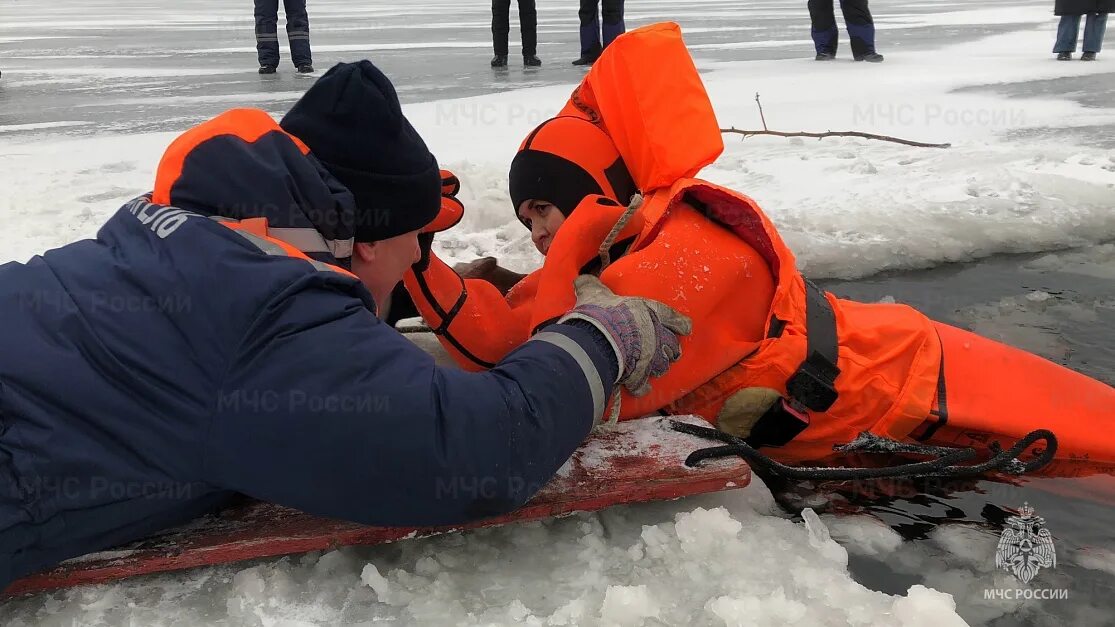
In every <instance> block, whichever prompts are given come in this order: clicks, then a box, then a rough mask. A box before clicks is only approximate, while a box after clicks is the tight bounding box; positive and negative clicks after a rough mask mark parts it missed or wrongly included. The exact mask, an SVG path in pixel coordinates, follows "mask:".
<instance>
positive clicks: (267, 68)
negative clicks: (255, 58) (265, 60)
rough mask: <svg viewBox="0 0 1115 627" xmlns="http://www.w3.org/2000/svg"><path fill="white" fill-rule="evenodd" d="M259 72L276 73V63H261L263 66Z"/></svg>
mask: <svg viewBox="0 0 1115 627" xmlns="http://www.w3.org/2000/svg"><path fill="white" fill-rule="evenodd" d="M259 73H260V74H274V73H275V66H274V65H261V66H259Z"/></svg>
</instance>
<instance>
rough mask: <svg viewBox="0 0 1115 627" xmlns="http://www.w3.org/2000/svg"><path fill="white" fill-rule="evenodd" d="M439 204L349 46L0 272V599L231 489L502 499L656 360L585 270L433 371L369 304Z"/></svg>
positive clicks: (538, 482)
mask: <svg viewBox="0 0 1115 627" xmlns="http://www.w3.org/2000/svg"><path fill="white" fill-rule="evenodd" d="M442 200H443V199H442V197H441V179H440V176H439V169H438V167H437V163H436V161H435V159H434V157H433V155H431V154H430V153H429V151H428V150H427V148H426V146H425V144H424V143H423V141H422V139H421V138H420V137H419V136H418V134H417V133H416V132H415V131H414V129H413V128H412V127H411V126H410V124H409V123H408V122H407V120H406V118H405V117H403V114H402V112H401V110H400V108H399V102H398V98H397V96H396V95H395V91H394V89H393V88H392V86H391V84H390V82H389V81H388V80H387V79H386V77H384V76H383V75H382V74H381V73H380V72H379V71H378V70H377V69H376V68H375V67H374V66H372V64H371V63H368V62H367V61H363V62H361V63H358V64H343V65H338V66H336V67H334V68H333V69H332V70H330V71H329V72H328V73H327V74H326V75H325V76H324V77H322V79H320V80H319V81H318V82H317V83H315V85H314V86H313V87H312V88H311V89H310V90H309V92H307V94H306V95H305V96H304V97H303V98H302V100H300V101H299V102H298V103H297V104H296V105H295V106H294V108H293V109H292V110H291V111H290V112H289V113H288V114H287V116H286V117H285V118H284V119H283V121H282V126H281V127H280V126H279V125H278V124H276V123H275V122H274V120H272V119H271V117H270V116H269V115H268V114H267V113H265V112H263V111H258V110H253V109H237V110H232V111H229V112H226V113H224V114H222V115H220V116H218V117H216V118H214V119H212V120H210V121H208V122H206V123H204V124H201V125H200V126H198V127H196V128H194V129H192V130H190V131H188V132H187V133H185V134H184V135H182V136H181V137H179V138H178V139H176V140H175V141H174V142H173V143H172V144H171V146H170V147H169V148H168V149H167V151H166V154H165V155H164V157H163V159H162V161H161V163H160V165H159V170H158V174H157V176H156V181H155V186H154V189H153V191H152V192H151V193H150V194H149V195H147V196H143V197H140V198H137V199H135V200H133V201H131V202H129V203H127V204H126V205H124V206H123V207H122V208H121V209H120V210H119V211H118V212H117V213H116V214H115V215H114V216H113V217H111V218H110V219H109V220H108V222H107V223H106V224H105V225H104V226H103V227H102V228H101V230H100V231H99V232H98V233H97V237H96V239H94V240H83V241H79V242H75V243H73V244H70V245H67V246H64V247H62V248H59V249H56V250H52V251H49V252H47V253H45V254H43V255H42V256H38V257H35V258H33V259H31V260H30V261H28V262H27V263H26V264H21V263H8V264H5V265H2V266H0V320H3V325H0V589H3V588H4V587H5V586H7V584H8V583H9V582H11V581H12V580H13V579H15V578H18V577H21V576H23V575H26V574H29V573H32V572H35V571H39V570H43V569H46V568H49V567H51V566H53V565H54V564H56V563H58V562H59V561H62V560H65V559H67V558H71V557H74V556H78V555H81V554H84V553H88V552H91V551H97V550H102V549H105V548H108V547H111V546H113V545H117V544H120V543H123V542H127V541H131V540H134V539H137V538H140V537H142V536H145V535H148V534H150V533H152V532H155V531H157V530H160V529H163V528H166V527H169V526H173V525H177V524H180V523H183V522H186V521H188V520H189V519H191V518H193V517H196V516H198V515H201V514H205V513H207V512H211V511H213V510H215V509H217V508H219V507H221V506H222V505H223V504H224V503H226V502H227V501H228V500H229V498H230V497H231V496H232V495H234V494H236V493H243V494H246V495H249V496H252V497H255V498H259V499H263V500H267V501H272V502H276V503H279V504H282V505H287V506H290V507H295V508H299V509H302V510H304V511H307V512H310V513H313V514H317V515H321V516H328V517H334V518H341V519H347V520H352V521H357V522H362V523H369V524H378V525H432V524H456V523H461V522H465V521H468V520H472V519H476V518H482V517H487V516H491V515H497V514H502V513H505V512H508V511H510V510H513V509H515V508H517V507H518V506H520V505H521V504H522V503H524V502H525V501H526V500H527V499H528V498H530V497H531V496H532V495H533V494H534V492H535V491H537V490H538V489H539V488H540V487H541V486H542V485H543V484H544V483H545V482H546V481H548V480H549V479H550V478H551V476H552V475H553V474H554V473H555V472H556V471H557V469H558V468H559V467H560V466H561V464H562V463H564V462H565V460H566V459H567V458H568V457H569V455H570V454H571V453H572V452H573V450H574V449H575V448H576V447H577V446H578V445H579V444H580V443H581V441H582V440H583V438H584V437H585V436H586V435H587V434H588V432H589V431H590V429H591V428H592V426H593V425H594V423H595V421H598V420H599V418H600V416H601V415H602V414H603V411H604V407H605V404H606V402H607V399H608V398H609V396H610V394H611V393H612V390H613V387H614V385H626V386H629V387H630V386H632V385H640V382H641V381H645V380H646V379H647V378H648V377H652V376H657V375H659V374H661V373H662V372H664V371H665V370H666V369H667V368H668V367H669V364H670V363H671V362H672V361H673V360H675V359H676V358H677V354H678V344H677V338H676V337H675V332H677V333H686V332H688V320H686V319H684V318H682V317H679V316H678V315H677V314H676V313H675V312H673V310H670V309H669V308H667V307H665V306H664V305H661V304H660V303H654V302H651V301H646V300H642V299H636V298H624V297H618V296H615V295H612V294H611V293H610V292H606V291H600V287H602V286H600V285H598V284H593V283H592V281H591V280H589V281H588V282H586V283H585V284H584V285H582V286H581V287H582V289H581V292H580V294H581V298H580V299H579V301H578V305H577V307H576V308H575V309H574V310H573V311H572V312H571V313H570V314H568V315H567V316H565V317H563V318H562V319H561V320H559V323H558V324H553V325H550V326H548V327H545V328H543V329H541V330H540V332H539V333H538V334H537V335H535V336H534V338H533V339H532V341H529V342H527V343H526V344H525V345H524V346H522V347H521V348H519V349H517V350H516V351H514V352H513V353H511V354H510V355H509V356H508V357H507V358H506V359H505V360H504V361H503V362H501V363H500V364H499V365H498V366H497V367H496V368H494V369H492V370H491V371H489V372H485V373H477V374H470V373H466V372H463V371H460V370H456V369H449V368H440V367H436V366H435V365H434V363H433V359H432V358H431V357H430V356H429V355H427V354H426V353H424V352H422V351H421V350H420V349H418V348H417V347H415V346H414V345H413V344H411V343H410V342H409V341H408V340H406V339H405V338H403V337H402V336H401V335H399V334H398V333H397V332H396V331H395V330H394V329H392V328H391V327H389V326H388V325H387V324H385V323H382V322H380V320H379V319H378V318H377V316H376V302H382V300H383V299H385V298H386V297H387V294H388V293H390V291H391V289H392V288H393V287H394V286H395V284H397V283H398V282H399V280H400V279H401V277H402V274H403V272H404V271H405V270H406V269H407V268H408V267H410V265H411V264H413V263H414V262H415V261H420V260H421V257H422V252H423V251H422V247H420V246H419V243H418V231H419V230H420V229H422V228H423V227H424V226H426V225H427V224H428V223H430V222H431V220H433V219H434V218H435V216H437V215H438V212H439V210H440V207H441V205H442ZM424 241H425V243H426V244H427V245H428V238H424Z"/></svg>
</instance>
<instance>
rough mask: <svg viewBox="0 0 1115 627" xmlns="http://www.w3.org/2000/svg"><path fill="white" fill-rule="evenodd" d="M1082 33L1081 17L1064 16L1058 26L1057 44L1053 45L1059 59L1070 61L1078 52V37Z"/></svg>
mask: <svg viewBox="0 0 1115 627" xmlns="http://www.w3.org/2000/svg"><path fill="white" fill-rule="evenodd" d="M1079 31H1080V16H1079V15H1062V16H1061V22H1060V23H1059V24H1057V42H1056V43H1054V44H1053V52H1056V53H1057V55H1058V58H1062V59H1070V58H1072V53H1073V52H1075V51H1076V35H1077V33H1078V32H1079Z"/></svg>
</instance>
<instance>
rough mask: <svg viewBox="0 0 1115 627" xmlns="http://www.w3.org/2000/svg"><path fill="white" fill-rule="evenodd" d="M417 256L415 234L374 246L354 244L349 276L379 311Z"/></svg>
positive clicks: (408, 234)
mask: <svg viewBox="0 0 1115 627" xmlns="http://www.w3.org/2000/svg"><path fill="white" fill-rule="evenodd" d="M420 255H421V251H420V250H419V248H418V231H411V232H409V233H403V234H402V235H397V236H395V237H392V238H390V239H385V240H380V241H378V242H372V243H365V242H358V243H357V244H356V246H355V248H354V250H353V253H352V273H353V274H355V275H356V276H357V277H358V278H359V279H360V280H361V281H363V283H364V285H365V286H367V288H368V291H369V292H371V293H372V298H375V300H376V304H377V305H379V306H381V307H382V306H384V305H385V304H386V303H387V297H388V296H390V294H391V290H393V289H395V286H396V285H398V284H399V281H402V280H403V275H404V274H406V271H407V269H409V268H410V267H411V266H412V265H414V263H415V262H416V261H418V258H419V256H420Z"/></svg>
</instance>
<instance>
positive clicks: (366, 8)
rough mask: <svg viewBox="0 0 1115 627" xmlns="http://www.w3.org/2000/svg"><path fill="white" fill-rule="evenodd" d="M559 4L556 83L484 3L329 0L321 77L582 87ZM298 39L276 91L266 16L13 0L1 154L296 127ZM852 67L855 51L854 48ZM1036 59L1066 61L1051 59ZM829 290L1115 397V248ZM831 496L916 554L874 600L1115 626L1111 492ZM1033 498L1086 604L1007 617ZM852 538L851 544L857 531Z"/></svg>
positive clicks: (951, 35) (637, 5)
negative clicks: (1017, 531)
mask: <svg viewBox="0 0 1115 627" xmlns="http://www.w3.org/2000/svg"><path fill="white" fill-rule="evenodd" d="M541 4H542V6H540V8H539V13H540V16H539V22H540V33H539V39H540V47H539V55H540V56H541V57H542V59H543V62H544V66H543V67H542V68H541V69H539V70H524V69H523V68H522V67H521V66H520V65H519V64H518V59H517V57H516V54H515V53H516V50H515V45H516V43H515V42H516V40H517V33H516V30H515V29H516V28H517V26H516V25H515V24H514V23H513V29H512V34H511V40H512V44H511V45H512V57H511V67H510V68H509V69H507V70H504V71H498V72H497V71H492V70H491V69H490V68H489V67H488V60H489V58H490V56H491V50H490V33H489V30H488V29H489V19H490V13H489V8H488V5H487V3H485V2H472V3H460V2H431V1H426V2H413V3H410V2H406V3H403V2H363V3H354V2H352V1H351V0H329V1H326V0H319V1H314V2H312V3H311V8H310V18H311V25H312V26H311V29H312V33H313V35H312V41H313V47H314V55H315V65H316V66H317V67H318V69H319V72H318V75H320V74H321V73H322V71H323V70H325V69H327V68H328V67H329V66H330V65H331V64H332V63H334V62H336V61H340V60H353V59H358V58H371V59H373V60H374V61H375V62H376V63H377V64H378V65H379V66H380V67H382V68H383V69H384V70H385V71H386V72H387V73H388V74H389V75H390V76H391V77H392V78H393V79H394V80H395V82H396V84H397V86H398V89H399V92H400V96H401V98H402V99H403V100H404V102H423V101H429V100H435V99H446V98H455V97H464V96H472V95H480V94H486V93H493V92H499V91H503V90H507V89H512V88H519V87H530V86H543V85H557V84H568V83H572V82H574V81H576V80H577V79H578V78H579V77H580V76H581V75H582V71H581V70H579V69H577V68H574V67H572V66H570V65H569V60H570V59H572V58H573V57H574V56H576V48H577V46H576V41H575V38H576V32H575V30H576V29H575V25H576V15H575V9H574V8H573V7H572V6H566V5H567V4H568V3H565V4H560V5H559V4H558V3H541ZM628 4H629V5H630V10H629V14H628V20H629V23H632V24H642V23H648V22H651V21H658V20H663V19H673V20H677V21H679V22H681V24H682V26H683V28H684V29H685V32H686V40H687V41H688V43H689V44H690V45H691V47H692V49H693V52H694V56H695V57H696V58H697V59H698V62H699V63H701V64H715V63H716V62H721V61H724V62H727V61H740V60H757V59H789V58H801V57H808V56H811V55H812V50H811V45H810V43H809V41H808V22H807V19H806V16H805V8H804V3H803V2H800V0H793V1H791V0H764V1H760V2H746V3H744V2H739V1H738V0H698V1H695V2H687V3H679V2H673V1H668V0H645V1H638V2H635V1H632V2H629V3H628ZM1019 4H1026V5H1027V6H1035V5H1043V6H1044V5H1045V4H1051V3H1048V2H1044V1H1043V2H1024V3H1020V2H1018V1H1017V0H987V1H986V2H982V3H980V6H981V7H988V8H997V7H1000V8H1001V7H1013V6H1015V5H1019ZM171 5H172V6H171ZM874 5H877V6H874ZM167 6H171V8H169V9H167V8H166V7H167ZM682 7H683V8H682ZM873 8H874V9H875V12H876V15H877V19H878V23H879V28H880V35H879V39H880V49H881V51H882V52H884V53H888V52H891V51H895V52H898V51H903V52H915V53H917V54H930V55H931V54H933V50H934V48H935V47H936V46H938V45H940V44H941V43H943V42H948V43H956V42H960V41H969V40H975V39H977V38H980V37H985V36H987V35H991V34H995V33H1003V32H1009V31H1012V30H1016V29H1022V28H1029V27H1032V25H1033V23H1032V22H1028V21H1026V20H1022V19H1019V21H1017V22H1015V21H1012V20H1010V19H1007V20H1002V19H999V20H996V21H993V22H981V21H980V20H978V19H974V20H967V21H965V20H948V19H945V20H941V19H937V18H938V16H939V14H942V13H945V12H949V11H958V10H961V9H966V8H969V5H968V3H965V2H946V1H940V2H924V1H920V0H919V1H890V2H881V1H880V2H877V3H873ZM514 12H515V10H514V9H512V18H513V20H514ZM1051 23H1052V22H1051ZM280 40H281V41H282V43H281V46H282V49H283V55H284V57H283V58H284V65H283V66H281V68H280V73H279V74H278V75H276V76H274V77H260V76H258V75H257V74H256V73H255V67H256V63H255V52H254V47H253V46H254V41H253V37H252V23H251V14H250V9H249V8H248V6H247V5H244V4H242V3H225V2H217V1H215V0H184V1H180V2H173V3H162V4H160V3H153V2H149V1H146V0H145V1H138V0H133V1H127V0H124V1H108V0H88V1H83V2H75V1H70V2H52V3H43V2H33V1H29V0H15V1H4V2H3V3H2V4H0V70H2V71H3V77H2V78H0V143H2V142H4V141H5V139H6V138H12V139H19V140H21V141H39V140H43V141H47V140H51V139H55V138H57V137H58V136H99V135H105V134H134V133H145V132H153V131H168V130H180V129H182V128H185V127H187V126H189V125H190V124H193V123H195V122H198V121H201V120H203V119H206V118H208V117H210V116H212V115H214V114H216V113H219V112H220V111H223V110H225V109H227V108H229V107H233V106H241V105H246V106H256V107H260V108H263V109H266V110H268V111H270V112H272V113H281V112H282V111H284V110H285V109H286V108H287V107H288V106H289V105H290V104H291V103H292V102H293V101H294V100H295V99H296V98H297V97H298V96H299V95H300V94H301V93H302V92H303V91H304V90H305V89H306V87H308V85H309V84H310V82H311V81H312V77H299V76H296V75H294V74H293V72H292V69H291V67H290V66H289V64H288V61H287V57H286V43H285V35H283V34H282V32H281V31H280ZM1049 43H1050V45H1051V43H1052V42H1051V40H1050V42H1049ZM842 52H843V53H844V54H847V47H846V45H845V47H844V48H843V49H842ZM1034 54H1035V55H1044V56H1045V57H1046V58H1048V59H1049V62H1050V63H1054V61H1052V55H1048V50H1044V49H1043V50H1035V51H1034ZM1103 61H1104V56H1103V55H1101V62H1103ZM1020 62H1021V61H1020ZM808 88H809V86H808V85H803V86H802V89H808ZM967 90H968V91H972V92H973V93H980V92H992V93H996V94H1000V95H1005V96H1009V97H1011V98H1019V99H1026V98H1065V99H1070V100H1073V101H1075V102H1079V103H1081V104H1083V105H1084V106H1086V107H1104V106H1109V105H1110V103H1111V101H1112V98H1111V97H1112V95H1113V94H1115V72H1109V73H1102V74H1094V75H1090V76H1089V77H1087V78H1082V77H1066V78H1058V79H1049V80H1040V81H1022V82H1016V83H1007V84H999V85H994V86H974V87H970V88H967ZM1009 136H1012V137H1014V138H1016V139H1018V140H1019V141H1024V140H1027V139H1033V138H1043V139H1054V140H1058V141H1064V142H1066V143H1070V144H1073V145H1088V146H1094V147H1097V148H1101V149H1106V150H1112V149H1115V131H1113V129H1112V128H1111V127H1110V126H1103V125H1090V124H1088V123H1087V122H1086V121H1085V122H1083V123H1082V122H1081V121H1080V120H1071V119H1066V120H1065V121H1064V125H1063V126H1051V127H1049V128H1041V129H1029V130H1026V131H1025V132H1017V133H1014V134H1013V135H1009ZM825 286H826V287H827V288H828V289H831V290H833V291H835V292H836V293H838V294H840V295H841V296H846V297H850V298H855V299H859V300H865V301H874V300H880V299H883V298H888V297H889V298H893V299H895V300H897V301H899V302H905V303H909V304H911V305H914V306H915V307H918V308H920V309H922V310H923V311H925V312H926V313H927V314H929V315H930V316H932V317H934V318H937V319H939V320H942V321H946V322H950V323H953V324H956V325H958V326H962V327H965V328H970V329H972V330H974V331H976V332H978V333H981V334H983V335H987V336H989V337H993V338H995V339H999V340H1002V341H1005V342H1008V343H1010V344H1013V345H1016V346H1019V347H1021V348H1024V349H1026V350H1030V351H1033V352H1035V353H1037V354H1040V355H1043V356H1045V357H1047V358H1049V359H1051V360H1053V361H1056V362H1058V363H1062V364H1065V365H1067V366H1069V367H1072V368H1075V369H1078V370H1080V371H1082V372H1084V373H1086V374H1089V375H1091V376H1093V377H1096V378H1098V379H1100V380H1103V381H1105V382H1107V383H1112V384H1115V342H1112V334H1111V331H1110V329H1111V328H1112V324H1113V323H1115V245H1102V246H1093V247H1090V248H1085V249H1078V250H1071V251H1057V252H1047V253H1041V254H1034V255H1020V256H998V257H992V258H988V259H984V260H982V261H979V262H977V263H972V264H958V265H947V266H940V267H937V268H933V269H930V270H925V271H920V272H906V273H897V274H887V275H877V276H874V277H870V278H867V279H862V280H857V281H851V282H837V281H829V282H825ZM1084 418H1085V419H1086V417H1084ZM774 487H775V488H776V490H777V489H778V488H779V486H774ZM799 488H800V486H799ZM826 488H832V489H834V490H835V496H832V497H825V498H816V497H814V498H809V497H806V498H801V497H800V495H798V496H797V497H796V498H787V500H786V503H787V505H788V506H789V507H791V508H797V509H800V507H801V506H802V505H812V506H814V507H816V508H817V509H818V510H825V509H826V508H827V509H830V510H832V511H848V510H853V511H864V510H866V511H870V512H871V513H873V514H874V515H875V516H877V517H878V518H880V519H881V520H883V521H885V522H886V523H887V524H888V525H890V526H891V527H893V528H894V529H896V530H898V531H899V532H900V533H901V534H902V535H903V536H904V537H905V538H906V539H907V543H906V546H905V547H903V548H902V549H899V550H898V551H896V552H894V553H890V554H887V556H886V558H885V559H884V558H880V557H877V556H872V555H866V554H855V555H853V560H852V563H851V570H852V572H853V574H854V575H855V576H856V578H857V579H858V580H859V581H860V582H861V583H863V584H864V585H865V586H868V587H870V588H872V589H876V590H880V591H884V592H888V593H893V594H903V593H905V591H906V590H907V588H908V587H909V586H910V585H911V584H912V583H919V582H921V583H925V584H926V585H930V586H932V587H934V588H937V589H939V590H942V591H945V592H949V593H951V594H953V595H954V596H955V598H956V600H957V603H958V605H959V607H960V613H961V615H963V616H965V618H966V619H967V620H968V621H969V622H970V623H972V624H994V625H1002V626H1006V625H1054V624H1056V625H1064V624H1069V625H1102V624H1112V623H1115V617H1112V612H1110V611H1108V610H1106V609H1104V608H1110V607H1111V602H1110V601H1109V600H1108V599H1110V598H1111V595H1112V592H1113V590H1115V532H1113V531H1112V529H1111V526H1110V521H1111V519H1112V505H1111V504H1110V503H1112V502H1115V500H1113V501H1109V502H1108V503H1104V504H1097V503H1096V502H1094V501H1092V500H1089V499H1087V498H1081V496H1080V495H1086V494H1093V495H1094V494H1098V493H1100V492H1102V491H1103V489H1102V486H1100V484H1099V482H1097V481H1095V480H1074V481H1049V480H1046V481H1041V482H1035V483H1031V484H1029V485H1024V486H1011V485H1005V484H998V483H988V482H980V483H974V484H959V483H953V484H948V485H941V484H924V483H923V484H917V485H914V484H909V485H906V484H903V485H900V486H895V485H890V486H887V485H882V486H872V487H870V489H868V486H857V487H855V488H854V489H853V488H849V487H847V486H838V487H835V488H833V487H832V486H826ZM784 491H785V492H787V493H791V492H794V491H795V490H792V489H790V488H786V489H785V490H784ZM821 492H822V493H825V490H821ZM1110 493H1111V491H1110V490H1108V491H1107V494H1108V495H1109V496H1110ZM1023 502H1029V503H1030V504H1031V505H1033V506H1034V507H1035V508H1036V510H1037V513H1038V514H1039V515H1041V516H1042V517H1044V518H1045V520H1046V524H1047V527H1048V528H1049V529H1050V531H1051V532H1052V533H1053V535H1054V539H1055V542H1056V545H1057V548H1058V566H1057V568H1056V569H1055V570H1053V571H1043V572H1042V573H1041V574H1039V576H1038V578H1037V580H1036V581H1037V582H1038V585H1040V586H1044V587H1052V588H1067V589H1068V590H1069V598H1068V599H1066V600H1048V601H1037V602H1030V603H1027V604H1023V607H1022V608H1021V609H1019V610H1018V611H1016V612H1013V613H1009V614H1008V615H1006V616H1000V614H1001V612H1000V611H997V610H995V609H993V608H990V607H989V606H988V605H987V604H986V603H984V602H983V601H982V590H983V589H984V588H985V587H987V586H988V585H990V584H989V582H992V581H995V582H999V583H1001V582H1002V581H1003V580H1002V579H1001V578H1000V579H994V578H993V577H992V573H993V572H994V570H995V569H994V560H993V552H994V543H995V541H996V540H997V537H998V534H999V532H1000V531H1001V529H1002V525H1003V521H1004V519H1005V517H1006V516H1007V515H1008V512H1009V510H1014V509H1016V508H1018V507H1019V506H1020V505H1021V504H1022V503H1023ZM834 534H835V535H837V536H838V537H839V529H835V530H834ZM973 573H978V574H979V577H978V578H975V577H974V575H973Z"/></svg>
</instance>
